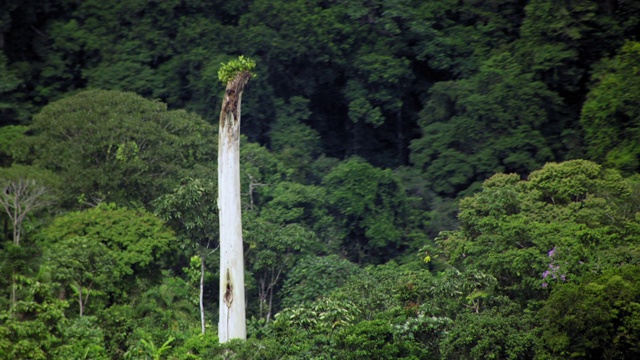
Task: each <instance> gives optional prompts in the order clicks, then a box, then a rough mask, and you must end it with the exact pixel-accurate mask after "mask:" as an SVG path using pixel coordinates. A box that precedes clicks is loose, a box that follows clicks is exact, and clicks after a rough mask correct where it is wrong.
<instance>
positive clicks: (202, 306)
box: [200, 254, 206, 335]
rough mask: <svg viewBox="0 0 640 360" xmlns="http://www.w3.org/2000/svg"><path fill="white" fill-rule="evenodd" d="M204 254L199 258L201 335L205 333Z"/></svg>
mask: <svg viewBox="0 0 640 360" xmlns="http://www.w3.org/2000/svg"><path fill="white" fill-rule="evenodd" d="M204 271H205V268H204V254H202V256H200V327H201V331H202V335H204V332H205V329H206V328H205V323H204Z"/></svg>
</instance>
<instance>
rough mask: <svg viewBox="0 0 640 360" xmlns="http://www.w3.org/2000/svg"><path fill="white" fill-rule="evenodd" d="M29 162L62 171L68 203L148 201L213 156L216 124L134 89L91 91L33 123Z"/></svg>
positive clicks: (27, 147)
mask: <svg viewBox="0 0 640 360" xmlns="http://www.w3.org/2000/svg"><path fill="white" fill-rule="evenodd" d="M31 131H32V132H33V133H34V135H33V136H31V137H28V138H27V139H25V141H24V143H23V148H22V160H23V161H31V162H33V163H34V164H35V165H37V166H39V167H42V168H45V169H49V170H51V171H53V172H54V173H57V174H59V175H60V177H61V178H62V180H63V181H64V183H65V184H66V186H65V191H64V201H65V202H64V205H65V206H66V207H68V208H75V207H77V206H78V202H79V201H80V202H81V203H82V202H87V203H92V204H95V203H99V202H101V201H113V202H119V203H137V204H142V205H146V206H149V205H150V203H151V201H152V200H154V199H155V198H157V197H158V196H160V195H161V194H164V193H165V192H168V191H169V190H170V189H171V188H172V187H173V186H175V184H176V182H177V180H178V179H180V178H181V177H183V176H184V175H185V174H186V171H187V170H188V169H190V168H192V167H193V166H195V165H196V164H198V163H203V162H205V161H206V160H207V159H209V160H210V159H211V156H212V151H213V142H212V141H211V139H210V137H209V134H211V132H212V131H211V127H210V126H209V125H207V124H206V123H205V122H204V121H203V120H202V119H200V117H198V116H197V115H195V114H191V113H188V112H185V111H182V110H177V111H167V106H166V105H165V104H163V103H161V102H159V101H151V100H146V99H144V98H142V97H140V96H138V95H136V94H133V93H123V92H118V91H104V90H87V91H84V92H81V93H78V94H75V95H72V96H69V97H66V98H64V99H62V100H59V101H57V102H54V103H51V104H49V105H48V106H47V107H45V108H44V109H43V110H42V111H41V112H40V113H39V114H38V115H37V116H35V118H34V121H33V124H32V125H31Z"/></svg>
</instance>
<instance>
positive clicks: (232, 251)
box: [218, 73, 251, 343]
mask: <svg viewBox="0 0 640 360" xmlns="http://www.w3.org/2000/svg"><path fill="white" fill-rule="evenodd" d="M250 76H251V75H250V74H249V73H240V74H238V75H237V76H236V77H235V78H234V79H233V80H232V81H230V82H229V83H228V84H227V89H226V92H225V96H224V102H223V104H222V111H221V113H220V133H219V140H218V209H219V221H220V319H219V323H218V338H219V341H220V343H224V342H227V341H229V340H230V339H246V338H247V329H246V316H245V297H244V252H243V249H242V213H241V208H240V102H241V99H242V90H243V89H244V85H246V83H247V81H249V78H250Z"/></svg>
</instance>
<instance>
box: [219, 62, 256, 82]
mask: <svg viewBox="0 0 640 360" xmlns="http://www.w3.org/2000/svg"><path fill="white" fill-rule="evenodd" d="M221 65H222V66H220V70H218V79H219V80H220V81H221V82H222V83H223V84H225V85H226V84H227V83H228V82H229V81H231V80H233V79H234V78H235V77H236V75H237V74H239V73H242V72H248V73H250V74H251V76H252V77H253V76H255V74H254V73H252V72H251V71H253V69H255V67H256V62H255V61H253V60H251V59H249V58H246V57H244V56H243V55H240V56H239V57H238V59H236V60H231V61H229V62H228V63H226V64H224V63H222V64H221Z"/></svg>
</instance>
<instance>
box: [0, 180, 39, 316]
mask: <svg viewBox="0 0 640 360" xmlns="http://www.w3.org/2000/svg"><path fill="white" fill-rule="evenodd" d="M0 184H1V185H0V186H1V187H0V205H2V207H3V208H4V211H5V212H6V213H7V215H8V216H9V219H10V220H11V224H12V226H13V243H14V244H15V245H16V246H20V237H21V236H22V223H23V222H24V219H25V218H26V217H27V215H29V213H31V212H32V211H34V210H36V209H39V208H41V207H44V206H46V205H47V204H48V203H49V202H48V201H47V200H45V198H44V195H45V194H46V193H47V188H46V187H44V186H40V185H38V184H37V183H36V181H35V180H31V179H22V178H20V179H17V180H8V179H2V180H0ZM16 292H17V285H16V272H15V269H14V270H13V272H12V275H11V308H12V309H13V307H14V305H15V304H16V301H17V295H16Z"/></svg>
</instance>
